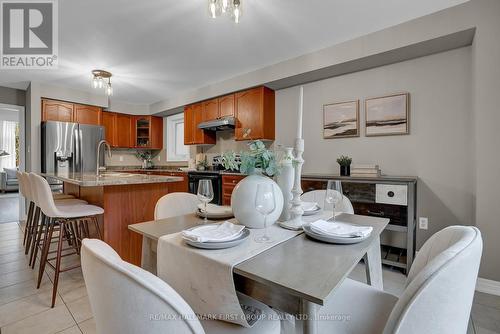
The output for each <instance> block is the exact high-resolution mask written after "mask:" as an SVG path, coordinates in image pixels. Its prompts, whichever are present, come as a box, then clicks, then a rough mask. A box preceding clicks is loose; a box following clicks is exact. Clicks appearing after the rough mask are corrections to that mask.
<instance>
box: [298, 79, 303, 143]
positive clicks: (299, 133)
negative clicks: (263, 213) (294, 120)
mask: <svg viewBox="0 0 500 334" xmlns="http://www.w3.org/2000/svg"><path fill="white" fill-rule="evenodd" d="M303 112H304V86H300V95H299V115H298V125H297V138H299V139H302V114H303Z"/></svg>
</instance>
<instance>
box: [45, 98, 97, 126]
mask: <svg viewBox="0 0 500 334" xmlns="http://www.w3.org/2000/svg"><path fill="white" fill-rule="evenodd" d="M42 121H58V122H74V123H80V124H90V125H101V124H102V108H101V107H96V106H88V105H83V104H76V103H71V102H63V101H57V100H49V99H42Z"/></svg>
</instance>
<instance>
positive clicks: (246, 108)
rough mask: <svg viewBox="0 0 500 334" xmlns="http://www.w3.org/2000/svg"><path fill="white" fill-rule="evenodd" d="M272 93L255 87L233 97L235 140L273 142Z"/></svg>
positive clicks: (263, 88)
mask: <svg viewBox="0 0 500 334" xmlns="http://www.w3.org/2000/svg"><path fill="white" fill-rule="evenodd" d="M274 105H275V104H274V91H273V90H272V89H269V88H267V87H263V86H262V87H257V88H253V89H249V90H246V91H242V92H238V93H236V96H235V117H236V126H235V139H236V140H257V139H261V140H274V139H275V131H274V127H275V110H274Z"/></svg>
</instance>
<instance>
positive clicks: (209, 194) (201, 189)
mask: <svg viewBox="0 0 500 334" xmlns="http://www.w3.org/2000/svg"><path fill="white" fill-rule="evenodd" d="M196 195H197V196H198V200H199V201H200V202H202V203H203V204H204V206H205V209H204V212H205V219H203V223H205V224H206V223H207V222H208V212H207V204H208V203H210V202H211V201H212V200H213V199H214V189H213V187H212V180H208V179H202V180H200V182H198V193H197V194H196Z"/></svg>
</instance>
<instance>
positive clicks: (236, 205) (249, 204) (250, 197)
mask: <svg viewBox="0 0 500 334" xmlns="http://www.w3.org/2000/svg"><path fill="white" fill-rule="evenodd" d="M260 183H270V184H272V185H273V189H274V198H275V201H276V207H275V209H274V211H273V212H271V213H270V214H269V215H267V221H266V225H267V226H271V225H272V224H274V223H276V221H277V220H278V218H279V216H280V215H281V211H282V209H283V194H282V193H281V189H280V187H279V186H278V184H277V183H276V182H274V181H273V180H272V179H271V178H269V177H266V176H262V175H258V174H254V175H249V176H247V177H245V178H244V179H243V180H241V181H240V182H239V183H238V184H237V185H236V187H235V188H234V190H233V194H232V195H231V208H232V210H233V214H234V217H235V218H236V220H237V221H238V223H240V224H241V225H245V226H246V227H248V228H264V227H265V226H264V216H263V215H262V214H261V213H259V212H258V211H257V210H256V209H255V194H256V193H257V185H258V184H260Z"/></svg>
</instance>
